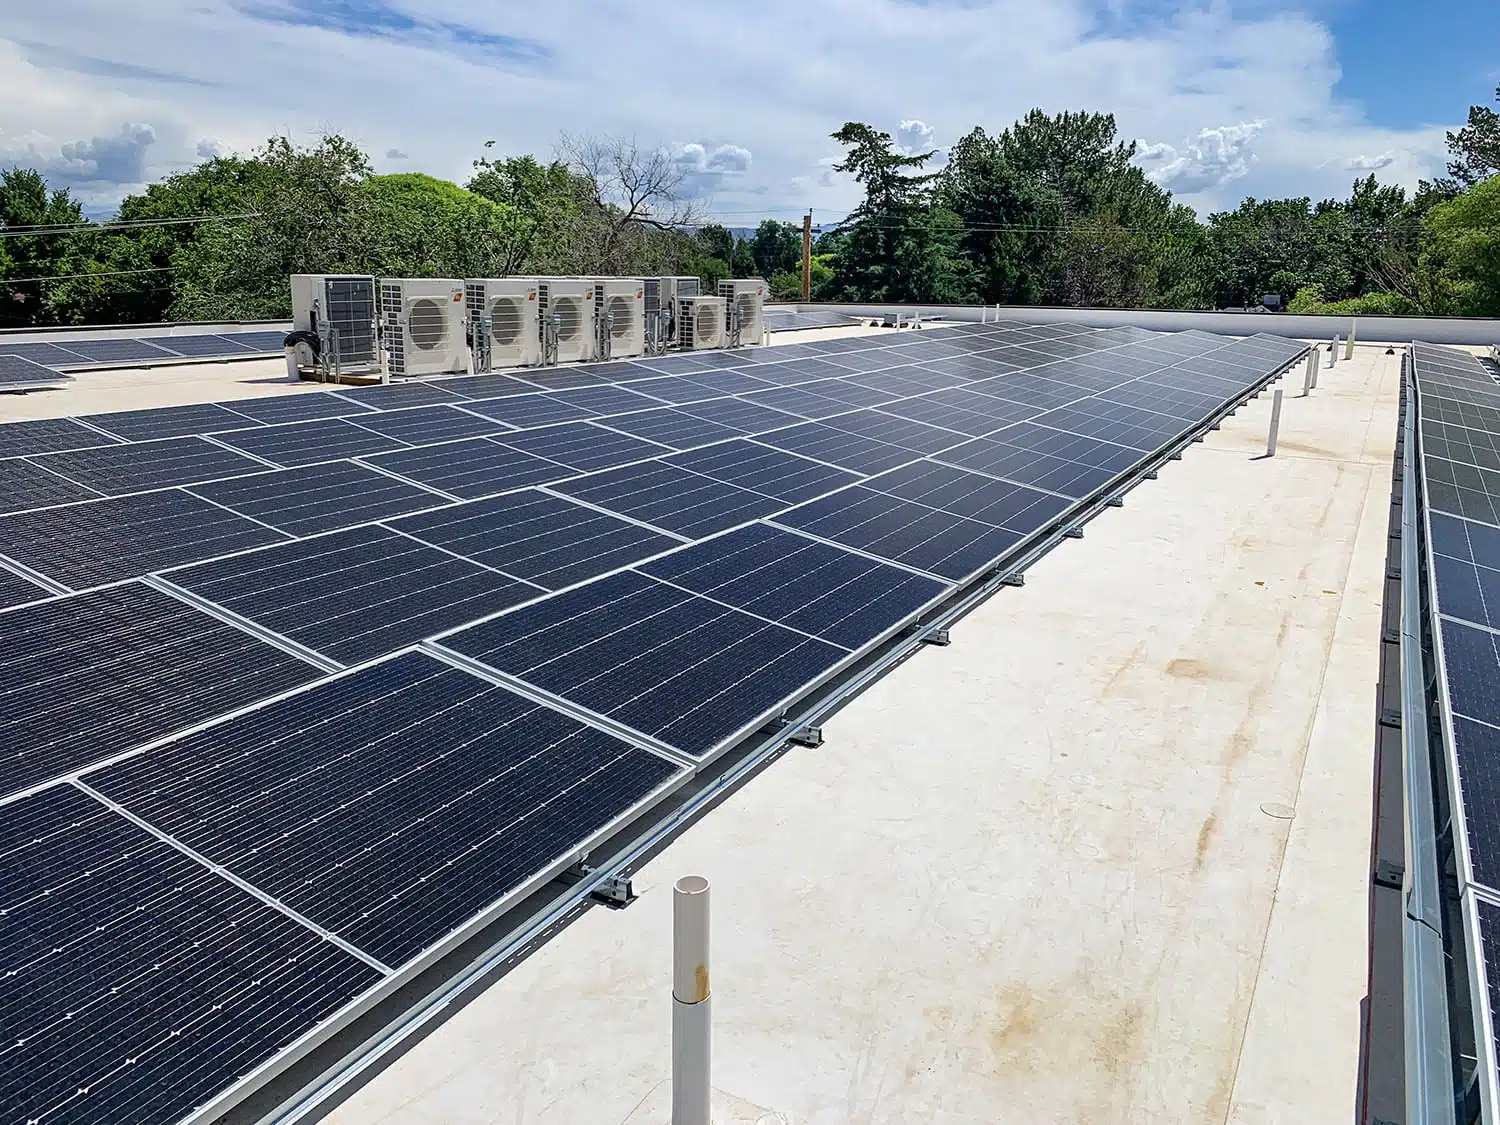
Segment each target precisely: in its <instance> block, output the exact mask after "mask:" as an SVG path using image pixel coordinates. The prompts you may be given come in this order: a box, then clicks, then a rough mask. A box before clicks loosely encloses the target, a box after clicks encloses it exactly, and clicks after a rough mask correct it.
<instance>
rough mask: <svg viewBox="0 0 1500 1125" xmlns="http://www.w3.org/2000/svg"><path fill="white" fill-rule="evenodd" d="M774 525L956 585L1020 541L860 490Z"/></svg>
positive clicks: (792, 514)
mask: <svg viewBox="0 0 1500 1125" xmlns="http://www.w3.org/2000/svg"><path fill="white" fill-rule="evenodd" d="M776 522H777V523H779V524H782V525H784V526H786V527H790V528H794V529H796V530H799V531H805V532H807V533H808V534H810V535H816V536H818V537H819V538H820V539H827V540H829V541H831V542H834V543H839V544H842V545H843V546H845V547H853V548H854V549H855V550H859V551H865V552H866V553H868V554H872V555H875V556H876V557H878V558H883V559H889V560H891V561H892V562H898V563H902V564H903V565H905V566H909V567H913V568H915V569H917V570H924V571H926V572H927V573H929V574H935V575H938V576H939V577H942V578H947V579H949V580H951V581H955V582H957V581H961V580H963V579H965V578H967V577H969V575H971V574H974V573H977V572H978V571H980V570H983V569H985V568H986V567H987V566H989V565H991V564H992V563H993V562H995V561H996V560H997V559H999V558H1000V557H1001V556H1002V555H1004V554H1005V553H1006V552H1008V551H1009V550H1010V549H1011V548H1012V547H1014V546H1015V545H1016V543H1017V542H1019V541H1020V539H1021V536H1020V535H1018V534H1016V533H1015V532H1012V531H1007V530H1004V529H1002V528H997V527H993V526H991V525H990V524H986V523H980V522H979V521H978V520H971V519H965V518H964V517H962V516H955V515H951V514H949V513H947V512H939V511H936V510H935V509H932V508H929V507H927V506H926V505H923V504H914V503H912V502H911V501H909V500H902V499H900V498H898V497H895V496H888V495H886V494H885V493H882V492H876V491H873V490H872V489H868V488H863V487H858V486H856V487H854V488H846V489H844V490H843V491H842V492H835V493H834V494H833V495H831V496H825V497H823V498H822V499H820V500H812V501H809V502H808V503H806V504H803V505H801V506H800V507H796V508H793V509H792V510H791V511H789V512H785V513H783V514H782V515H779V516H777V517H776Z"/></svg>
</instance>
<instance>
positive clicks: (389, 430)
mask: <svg viewBox="0 0 1500 1125" xmlns="http://www.w3.org/2000/svg"><path fill="white" fill-rule="evenodd" d="M344 420H345V421H346V422H348V423H350V424H351V425H355V426H358V427H360V428H361V429H365V430H373V431H374V432H375V433H377V434H384V435H385V436H386V437H389V438H395V439H396V440H397V441H404V442H406V443H407V444H408V445H436V444H437V443H438V442H442V441H457V440H458V439H460V438H466V437H483V436H484V435H485V434H499V433H504V432H505V431H507V430H509V429H510V427H509V426H507V425H506V424H505V423H504V422H496V421H495V420H494V419H493V418H485V417H483V416H481V415H478V414H473V413H470V412H469V411H467V410H459V409H457V408H456V407H452V406H419V407H417V408H416V409H414V410H390V411H382V412H381V413H379V414H364V415H360V416H359V417H355V418H346V419H344Z"/></svg>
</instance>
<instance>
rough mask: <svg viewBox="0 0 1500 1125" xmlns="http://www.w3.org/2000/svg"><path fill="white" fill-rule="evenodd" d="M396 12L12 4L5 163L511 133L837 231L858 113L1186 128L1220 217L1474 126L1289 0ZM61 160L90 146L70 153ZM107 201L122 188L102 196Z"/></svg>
mask: <svg viewBox="0 0 1500 1125" xmlns="http://www.w3.org/2000/svg"><path fill="white" fill-rule="evenodd" d="M393 2H394V0H359V3H357V4H354V3H349V4H335V5H333V6H332V7H331V8H330V7H329V6H327V5H326V4H324V5H320V4H317V3H315V2H314V0H209V2H208V3H204V4H191V5H183V4H181V3H177V2H173V0H132V3H130V4H128V5H121V4H118V3H110V2H107V0H52V2H50V3H47V4H11V5H9V6H8V7H7V8H6V9H5V14H4V16H3V17H0V105H3V106H4V107H5V109H4V128H5V129H6V130H7V131H8V132H7V134H6V136H4V137H0V150H3V152H4V155H5V156H7V157H11V156H14V155H15V154H16V151H17V149H18V148H19V151H20V152H21V154H23V155H28V156H29V153H30V148H31V146H33V145H34V146H35V150H36V152H37V153H38V154H41V157H42V158H45V159H46V161H47V162H48V167H49V168H53V169H56V170H57V171H58V172H59V174H61V175H75V176H76V175H78V174H83V172H84V166H86V165H92V169H91V170H90V171H88V173H87V174H90V175H103V174H104V173H105V172H109V173H110V174H113V175H116V176H123V175H127V174H134V173H135V172H136V170H137V167H138V166H139V167H140V168H141V170H142V171H143V173H144V174H145V175H146V176H148V177H154V176H158V175H162V174H165V173H167V172H170V171H174V170H176V169H178V168H180V167H182V166H184V165H186V164H190V163H192V162H193V160H194V158H195V153H196V148H195V146H196V144H197V141H198V139H199V138H203V137H212V138H214V139H215V140H216V142H217V143H219V144H221V145H223V146H224V147H225V149H226V150H227V151H236V152H248V151H251V150H253V149H254V148H256V147H258V146H259V145H260V144H262V143H263V142H264V141H265V138H266V137H267V136H269V135H271V134H273V133H288V134H290V135H291V136H292V137H293V138H294V139H295V140H298V141H299V142H305V141H308V140H311V139H312V138H313V137H315V136H316V135H317V133H319V132H321V131H323V130H334V131H338V132H342V133H344V134H345V135H347V136H349V137H350V138H351V139H353V140H354V141H355V142H356V143H358V144H360V145H361V146H362V147H363V148H364V149H365V150H366V151H367V152H370V153H375V154H378V153H385V152H388V151H389V150H390V149H392V148H394V149H396V150H398V151H401V152H405V153H408V154H409V155H410V164H409V165H406V166H408V167H411V168H413V169H420V170H422V171H425V172H429V173H431V174H433V175H438V176H444V177H446V178H449V179H454V180H458V181H462V180H463V179H465V178H467V176H468V175H469V174H470V173H471V171H472V169H471V162H472V161H473V159H474V158H475V157H476V156H479V155H481V154H482V153H483V152H484V150H483V147H482V146H483V143H484V142H485V141H486V140H488V139H491V138H493V139H494V140H495V141H496V146H495V148H494V149H492V150H490V151H491V155H512V154H519V153H525V152H530V153H534V154H536V155H537V156H539V157H543V158H545V157H547V156H548V155H550V154H551V152H552V150H553V147H554V142H555V141H556V138H557V134H558V133H559V132H560V131H563V130H567V131H569V132H572V133H594V134H614V135H621V136H625V137H632V136H633V137H635V138H637V139H638V141H639V143H640V144H641V145H642V147H651V146H655V145H668V144H670V143H671V142H672V141H674V140H683V139H689V140H691V141H693V142H694V143H696V144H697V145H698V146H699V147H700V148H701V150H702V151H701V154H700V153H696V152H695V153H693V154H692V156H691V157H690V163H689V165H688V167H689V169H690V171H691V173H692V178H693V181H694V184H695V186H696V188H697V189H698V190H703V191H707V190H710V189H711V190H712V191H713V192H714V208H715V210H716V211H720V212H725V213H728V212H740V211H752V210H754V209H756V208H758V207H772V206H796V207H801V206H811V207H815V208H817V209H818V210H819V211H820V212H822V213H837V212H840V211H843V210H847V209H848V208H849V207H850V206H852V205H853V204H854V203H855V202H857V200H858V199H859V196H860V192H859V188H858V186H857V185H855V184H854V183H852V181H850V179H849V178H848V177H845V176H839V175H836V174H833V173H832V172H831V171H830V163H831V162H828V161H829V160H830V155H831V154H835V153H837V152H838V148H837V146H836V145H834V144H833V142H831V141H830V139H829V134H830V133H832V132H833V131H834V130H836V129H837V128H838V127H839V126H841V125H842V124H843V123H844V122H846V121H866V122H870V123H871V124H874V125H876V126H877V127H881V128H891V124H890V123H899V124H898V128H897V135H898V136H902V134H903V132H904V131H905V130H908V129H909V130H910V133H909V134H906V135H904V136H902V143H913V144H925V143H927V142H926V141H925V140H923V141H919V140H918V138H920V137H925V136H926V133H925V132H924V130H927V129H928V126H927V124H926V123H927V122H930V121H941V122H943V126H942V132H943V135H944V137H945V139H946V138H949V137H951V136H957V135H960V134H962V133H964V132H967V131H968V129H969V128H971V127H972V126H974V125H983V126H984V127H985V128H986V129H987V130H989V131H991V132H995V131H998V130H999V129H1002V128H1004V127H1005V126H1006V125H1008V124H1010V122H1012V121H1013V120H1015V119H1016V118H1017V117H1019V116H1021V115H1022V114H1024V113H1026V112H1027V111H1028V110H1029V109H1031V108H1032V107H1033V106H1040V107H1041V108H1043V109H1044V110H1046V111H1048V112H1054V113H1055V112H1059V111H1061V110H1064V109H1078V108H1088V109H1099V110H1110V111H1113V112H1114V113H1115V114H1116V117H1117V120H1118V122H1119V125H1120V130H1121V135H1123V136H1127V137H1129V136H1136V137H1145V138H1149V139H1151V140H1153V141H1157V142H1158V144H1160V142H1161V139H1163V138H1165V139H1166V140H1167V144H1166V145H1165V146H1163V147H1161V148H1160V150H1159V151H1158V149H1157V146H1156V145H1153V146H1150V147H1151V150H1152V152H1154V153H1155V156H1154V157H1152V159H1151V160H1150V161H1149V162H1148V161H1146V160H1145V158H1146V157H1148V156H1149V155H1150V154H1149V153H1147V152H1143V153H1142V156H1143V166H1144V167H1147V169H1148V170H1149V171H1152V172H1154V173H1155V174H1157V175H1160V176H1164V177H1165V179H1166V180H1169V181H1170V182H1171V183H1173V184H1175V185H1176V187H1175V190H1177V191H1180V192H1183V193H1184V194H1185V195H1186V196H1187V200H1188V201H1189V202H1191V203H1193V204H1194V205H1195V206H1197V207H1199V208H1200V209H1211V208H1216V207H1222V206H1232V205H1233V204H1234V203H1236V202H1237V201H1238V199H1239V198H1240V196H1242V195H1244V194H1247V193H1252V194H1255V195H1258V196H1262V197H1264V196H1270V195H1311V196H1313V197H1314V198H1320V197H1323V196H1325V195H1342V194H1343V193H1345V192H1347V190H1348V181H1349V179H1350V178H1351V172H1352V171H1353V169H1351V168H1346V167H1344V159H1343V157H1342V156H1340V157H1339V158H1338V159H1334V160H1332V161H1330V154H1334V153H1338V154H1348V153H1379V154H1385V153H1391V154H1394V159H1393V160H1392V162H1391V163H1390V164H1388V165H1385V166H1383V167H1382V168H1381V169H1380V172H1381V175H1382V176H1383V177H1385V178H1387V179H1390V180H1395V181H1396V182H1400V183H1404V184H1407V185H1408V186H1414V185H1415V182H1416V180H1417V179H1418V178H1420V177H1424V176H1425V177H1431V176H1432V175H1434V174H1436V173H1439V172H1441V170H1442V168H1443V163H1444V159H1445V157H1444V150H1443V131H1444V128H1445V127H1447V128H1452V127H1454V126H1455V125H1456V124H1457V121H1458V119H1459V118H1461V117H1462V114H1463V112H1464V110H1465V109H1466V108H1467V107H1466V105H1464V106H1457V105H1456V106H1455V107H1454V113H1453V117H1454V119H1455V120H1454V121H1452V122H1449V123H1447V124H1446V126H1445V125H1444V124H1441V123H1439V124H1434V125H1433V126H1431V127H1430V128H1429V127H1424V128H1420V129H1390V128H1384V127H1381V126H1378V125H1375V124H1372V123H1371V122H1370V121H1369V120H1367V119H1366V118H1365V117H1364V116H1363V114H1362V112H1361V111H1360V110H1359V108H1358V107H1357V106H1354V105H1352V104H1349V103H1345V102H1342V101H1341V100H1340V99H1339V97H1338V96H1337V94H1336V92H1335V86H1336V83H1337V81H1338V78H1339V66H1338V60H1337V57H1336V51H1335V43H1334V41H1333V39H1332V36H1331V34H1330V32H1329V30H1328V28H1327V27H1326V26H1325V25H1324V24H1322V23H1320V22H1318V21H1317V20H1316V19H1313V18H1311V17H1309V16H1306V15H1302V14H1298V13H1296V12H1294V11H1290V10H1288V9H1287V8H1286V7H1285V6H1279V5H1271V6H1263V7H1261V8H1251V7H1246V6H1241V5H1230V4H1220V3H1212V4H1201V5H1190V6H1187V7H1186V8H1185V9H1180V8H1178V7H1177V6H1158V7H1152V8H1150V9H1149V10H1150V11H1151V12H1154V13H1157V14H1139V13H1138V14H1135V15H1133V16H1132V19H1131V20H1130V22H1129V26H1128V28H1125V27H1123V25H1122V24H1121V22H1120V21H1119V20H1111V19H1109V18H1105V17H1104V16H1101V14H1100V13H1101V5H1100V4H1099V3H1098V2H1097V0H1051V2H1049V3H1047V4H1045V5H1039V4H1035V3H1033V2H1031V0H966V2H965V3H962V4H957V3H952V4H950V3H943V4H928V5H926V6H925V7H923V8H922V10H921V11H920V13H919V17H920V18H913V8H912V6H911V4H910V3H909V2H907V0H825V2H824V3H821V4H807V3H805V2H802V0H799V2H797V3H793V2H791V0H764V2H763V3H762V4H761V5H760V7H759V8H757V10H756V19H757V22H758V23H759V24H760V25H762V26H767V27H782V26H784V27H791V26H795V27H797V28H798V35H799V40H800V41H801V42H804V43H807V44H810V45H812V48H813V49H809V50H807V51H805V52H793V53H792V54H790V55H789V54H788V53H787V51H786V46H785V43H784V42H783V41H781V40H780V39H777V38H776V37H773V36H746V35H740V34H734V33H733V31H734V29H735V28H736V26H737V21H738V19H739V16H738V15H737V14H736V12H735V11H731V10H729V9H722V10H721V9H719V8H717V7H714V6H711V5H710V6H696V7H695V8H694V11H693V18H692V19H688V20H685V19H682V18H681V16H680V13H677V12H676V11H675V10H674V9H672V8H671V7H670V6H667V7H663V6H660V5H658V6H656V7H652V6H650V5H647V6H645V7H640V6H635V7H633V8H631V9H629V10H628V18H627V16H626V14H625V10H624V9H617V8H616V7H613V6H607V7H601V5H599V4H598V3H597V0H552V2H551V3H549V4H546V5H530V6H523V5H475V4H473V3H466V2H464V0H400V3H401V4H402V5H403V6H402V7H400V8H396V7H394V6H392V4H393ZM700 8H701V10H700ZM43 44H45V45H46V47H45V48H43V47H41V46H39V45H43ZM124 60H129V61H128V63H126V62H125V61H124ZM330 73H340V74H368V75H373V76H376V78H375V80H373V81H369V82H334V83H331V82H329V81H327V75H328V74H330ZM1267 91H1275V103H1276V105H1277V106H1278V107H1282V106H1285V107H1295V108H1294V109H1288V110H1281V109H1278V110H1277V112H1276V116H1275V117H1274V118H1273V119H1272V120H1270V121H1267V122H1265V123H1264V125H1263V127H1262V128H1260V129H1259V131H1258V132H1256V133H1255V135H1254V136H1253V138H1240V139H1236V138H1235V137H1233V136H1232V135H1231V134H1227V133H1224V132H1223V130H1224V129H1225V128H1226V123H1229V124H1228V126H1227V127H1228V128H1229V129H1231V130H1232V129H1235V128H1238V127H1239V126H1236V125H1234V124H1233V123H1235V122H1243V121H1251V120H1253V119H1254V118H1255V117H1256V116H1257V108H1258V107H1263V106H1266V105H1267ZM185 92H189V93H190V96H186V97H185V96H184V93H185ZM915 107H921V114H920V117H919V116H918V115H915V114H913V112H912V111H913V109H914V108H915ZM1267 112H1268V115H1269V111H1267ZM128 122H149V123H150V127H151V128H152V129H153V130H154V134H155V140H154V142H152V143H150V144H149V145H145V144H142V143H140V141H139V139H135V140H132V139H131V138H130V137H128V136H127V137H126V138H125V142H124V144H123V147H122V145H121V126H122V125H123V124H125V123H128ZM709 123H712V125H711V126H710V125H709ZM710 127H711V128H713V129H715V130H716V131H718V132H717V134H716V135H715V137H714V139H713V140H712V141H710V139H709V138H708V137H706V136H705V129H706V128H710ZM80 138H103V139H104V141H105V144H104V146H103V148H102V149H101V148H100V147H99V145H98V144H97V142H95V141H93V140H85V141H80ZM1179 138H1192V139H1191V140H1188V141H1182V140H1179ZM731 140H732V143H728V142H729V141H731ZM64 144H82V145H83V146H84V147H83V148H82V149H79V150H74V151H73V154H72V155H71V156H70V157H66V158H65V157H64V156H63V155H62V146H63V145H64ZM132 146H133V147H132ZM1252 149H1253V152H1252ZM1169 150H1170V151H1169ZM923 151H925V149H924V150H923ZM750 153H753V154H754V158H753V161H751V160H750V159H749V154H750ZM740 154H743V156H741V155H740ZM700 156H701V162H700ZM1252 156H1253V157H1255V159H1253V160H1252V159H1251V157H1252ZM137 158H138V159H137ZM833 159H837V157H836V156H835V157H834V158H833ZM101 161H102V163H101ZM1174 161H1182V162H1183V163H1182V164H1181V165H1179V166H1178V167H1177V168H1175V169H1173V170H1168V169H1169V166H1171V165H1172V164H1173V162H1174ZM714 162H717V163H716V164H715V166H714V167H710V164H711V163H714ZM58 182H59V184H61V183H64V182H67V183H77V182H79V181H77V180H76V179H59V180H58ZM122 182H123V181H122ZM1191 189H1196V191H1195V192H1191V193H1190V190H1191ZM86 190H87V191H89V192H93V193H95V194H96V195H98V196H99V197H101V198H102V197H103V196H105V195H107V194H108V193H109V192H110V191H112V190H113V191H114V198H116V199H117V198H118V197H119V194H120V190H119V189H118V188H115V189H111V188H110V187H109V185H108V184H107V183H105V182H103V181H102V180H100V181H95V182H91V184H90V186H89V187H88V188H87V189H86Z"/></svg>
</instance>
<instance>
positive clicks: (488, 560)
mask: <svg viewBox="0 0 1500 1125" xmlns="http://www.w3.org/2000/svg"><path fill="white" fill-rule="evenodd" d="M391 526H392V527H395V528H397V529H399V530H400V531H403V532H405V533H406V534H408V535H413V536H415V537H416V538H418V539H421V540H423V541H424V542H427V543H432V544H435V545H436V546H439V547H442V548H444V549H446V550H449V551H452V552H454V553H455V554H459V555H463V556H465V557H467V558H471V559H475V560H477V561H479V562H481V563H484V564H485V565H486V566H492V567H495V568H496V569H497V570H503V571H505V572H506V573H507V574H512V575H515V576H516V577H517V578H524V579H526V580H527V581H528V582H535V583H537V584H538V585H539V586H545V587H547V588H548V589H551V590H557V589H560V588H562V587H563V586H571V585H572V584H573V583H575V582H582V581H584V580H586V579H589V578H594V577H597V576H598V575H600V574H603V573H605V572H606V571H610V570H615V569H618V568H619V567H622V566H626V565H628V564H630V563H633V562H638V561H639V560H641V559H644V558H648V557H649V556H651V555H655V554H660V553H661V552H662V551H668V550H671V549H672V548H673V547H675V546H677V545H678V541H677V540H676V539H673V538H671V537H670V536H666V535H662V534H660V533H659V532H655V531H652V530H651V529H650V528H646V527H642V526H640V525H639V524H635V523H630V522H629V521H627V520H623V519H618V518H616V517H614V516H610V515H606V514H605V513H603V512H598V511H595V510H594V509H592V508H586V507H584V506H583V505H581V504H574V503H572V502H570V501H567V500H560V499H558V498H557V497H556V496H549V495H548V494H547V493H545V492H538V491H534V490H527V491H525V492H513V493H511V494H510V495H508V496H497V497H494V498H492V499H489V500H474V501H471V502H469V503H467V504H457V505H454V506H452V507H448V508H442V509H439V510H438V511H435V512H426V513H424V514H422V515H418V516H412V517H410V518H408V519H404V520H397V521H396V522H394V523H392V524H391ZM494 608H495V609H499V608H501V607H500V606H496V607H494ZM476 616H477V615H476Z"/></svg>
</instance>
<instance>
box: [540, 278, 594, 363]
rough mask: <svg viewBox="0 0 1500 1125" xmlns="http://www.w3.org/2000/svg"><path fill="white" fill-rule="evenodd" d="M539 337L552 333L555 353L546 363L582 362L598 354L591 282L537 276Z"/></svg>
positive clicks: (579, 279)
mask: <svg viewBox="0 0 1500 1125" xmlns="http://www.w3.org/2000/svg"><path fill="white" fill-rule="evenodd" d="M537 293H538V303H539V305H540V306H541V332H542V337H543V339H546V338H547V335H548V333H552V334H553V336H552V340H553V342H554V344H555V345H556V354H554V355H552V356H547V357H545V358H544V362H549V363H586V362H588V361H589V360H591V359H594V358H596V357H597V355H598V347H599V341H598V338H597V333H596V321H595V319H594V309H595V307H596V306H595V304H594V286H593V283H592V282H591V281H589V280H587V279H585V278H577V277H543V278H539V279H538V280H537Z"/></svg>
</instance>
